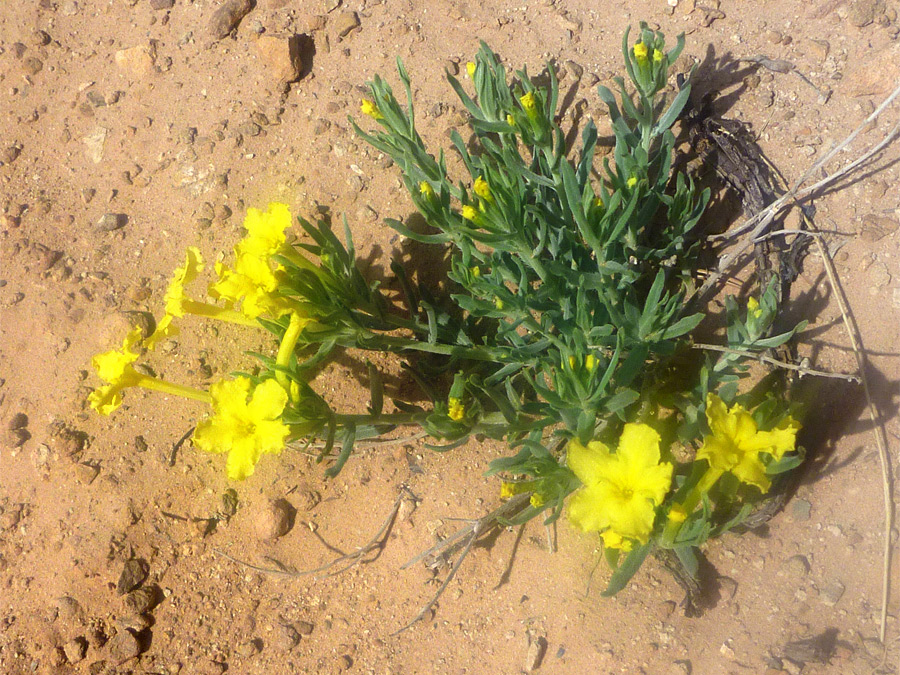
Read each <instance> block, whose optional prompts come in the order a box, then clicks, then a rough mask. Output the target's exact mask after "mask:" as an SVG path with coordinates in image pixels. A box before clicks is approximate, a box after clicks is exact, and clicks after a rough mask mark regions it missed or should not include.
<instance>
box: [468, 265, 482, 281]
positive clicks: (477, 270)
mask: <svg viewBox="0 0 900 675" xmlns="http://www.w3.org/2000/svg"><path fill="white" fill-rule="evenodd" d="M469 272H471V273H472V276H473V277H475V278H476V279H477V278H478V277H480V276H481V268H480V267H473V268H471V269H470V270H469Z"/></svg>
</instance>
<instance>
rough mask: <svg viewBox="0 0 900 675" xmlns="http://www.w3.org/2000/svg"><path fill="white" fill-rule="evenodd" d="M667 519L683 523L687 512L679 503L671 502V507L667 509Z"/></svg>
mask: <svg viewBox="0 0 900 675" xmlns="http://www.w3.org/2000/svg"><path fill="white" fill-rule="evenodd" d="M668 519H669V520H670V521H672V522H673V523H683V522H684V521H685V520H687V512H686V511H685V510H684V507H683V506H681V505H680V504H672V508H671V509H669V515H668Z"/></svg>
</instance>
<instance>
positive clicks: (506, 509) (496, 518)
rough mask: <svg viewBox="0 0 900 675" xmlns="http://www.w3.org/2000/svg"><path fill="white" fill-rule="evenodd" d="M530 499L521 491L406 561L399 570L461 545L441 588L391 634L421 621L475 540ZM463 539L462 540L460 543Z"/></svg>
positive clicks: (454, 573) (509, 516) (397, 633)
mask: <svg viewBox="0 0 900 675" xmlns="http://www.w3.org/2000/svg"><path fill="white" fill-rule="evenodd" d="M529 499H531V493H530V492H529V493H523V494H519V495H516V496H514V497H512V498H511V499H510V500H509V501H507V502H506V503H505V504H502V505H501V506H499V507H497V508H496V509H494V510H493V511H491V512H490V513H488V514H487V515H485V516H482V517H481V518H479V519H477V520H473V521H471V522H470V523H469V524H468V525H466V526H465V527H463V528H462V529H460V530H457V531H456V532H454V533H453V534H452V535H450V536H449V537H447V538H446V539H444V540H443V541H440V542H438V543H437V544H435V545H434V546H432V547H431V548H429V549H428V550H427V551H423V552H422V553H420V554H419V555H417V556H416V557H415V558H413V559H412V560H410V561H409V562H407V563H406V564H405V565H403V566H402V567H401V568H400V569H404V570H405V569H407V568H409V567H411V566H412V565H415V564H416V563H417V562H419V561H420V560H422V559H424V558H427V557H428V556H430V555H434V554H436V553H440V552H444V553H445V554H446V553H449V552H450V551H451V550H453V549H454V548H456V547H457V546H460V545H461V546H462V547H463V550H462V553H460V554H459V558H457V559H456V562H454V563H453V566H452V567H451V568H450V571H449V572H448V573H447V578H446V579H444V582H443V583H442V584H441V587H440V588H439V589H438V590H437V593H435V594H434V596H433V597H432V598H431V600H429V601H428V602H427V603H425V605H424V606H423V607H422V609H420V610H419V613H418V614H416V615H415V616H414V617H413V619H412V621H410V622H409V623H408V624H406V625H405V626H403V628H401V629H400V630H398V631H395V632H394V633H392V635H399V634H400V633H402V632H403V631H405V630H407V629H409V628H411V627H412V626H414V625H415V624H416V623H418V622H419V621H421V620H422V619H423V618H424V617H425V615H426V614H427V613H428V611H429V610H430V609H431V608H432V607H434V606H435V604H437V601H438V599H439V598H440V597H441V595H443V594H444V591H446V590H447V586H449V585H450V582H451V581H453V578H454V577H455V576H456V573H457V572H458V571H459V568H460V567H461V566H462V563H463V561H464V560H465V559H466V556H467V555H469V551H471V550H472V546H473V545H474V544H475V542H476V541H477V540H478V539H480V538H481V536H482V535H484V534H486V533H488V532H490V531H491V530H493V529H494V528H495V527H499V526H501V524H502V520H503V519H506V518H511V517H513V516H514V515H516V513H518V512H519V511H520V510H522V509H523V508H524V507H525V506H526V505H527V504H528V501H529ZM461 542H465V543H461Z"/></svg>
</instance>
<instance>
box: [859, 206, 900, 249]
mask: <svg viewBox="0 0 900 675" xmlns="http://www.w3.org/2000/svg"><path fill="white" fill-rule="evenodd" d="M862 220H863V222H862V228H861V229H860V232H859V238H860V239H862V240H863V241H866V242H869V243H875V242H876V241H880V240H882V239H884V238H885V237H887V236H888V235H891V234H893V233H894V232H896V231H897V228H898V227H900V221H898V220H897V219H896V218H889V217H888V216H879V215H876V214H874V213H870V214H868V215H866V216H863V219H862Z"/></svg>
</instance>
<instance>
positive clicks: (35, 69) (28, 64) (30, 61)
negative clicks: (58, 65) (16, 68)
mask: <svg viewBox="0 0 900 675" xmlns="http://www.w3.org/2000/svg"><path fill="white" fill-rule="evenodd" d="M43 69H44V62H43V61H41V60H40V59H38V58H35V57H34V56H30V57H28V58H27V59H25V60H24V61H22V70H24V71H25V74H26V75H37V74H38V73H39V72H41V71H42V70H43Z"/></svg>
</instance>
